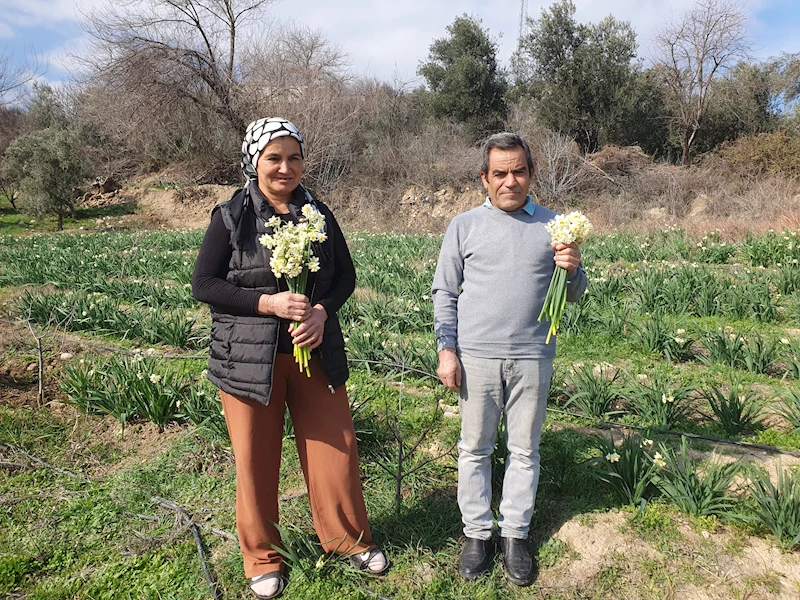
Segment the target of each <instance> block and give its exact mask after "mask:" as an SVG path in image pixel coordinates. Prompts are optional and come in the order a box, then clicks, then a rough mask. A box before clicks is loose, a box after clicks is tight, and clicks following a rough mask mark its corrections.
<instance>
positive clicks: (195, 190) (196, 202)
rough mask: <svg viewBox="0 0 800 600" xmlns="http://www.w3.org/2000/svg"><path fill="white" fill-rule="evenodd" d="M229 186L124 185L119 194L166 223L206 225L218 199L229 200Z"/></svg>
mask: <svg viewBox="0 0 800 600" xmlns="http://www.w3.org/2000/svg"><path fill="white" fill-rule="evenodd" d="M235 190H236V188H235V187H233V186H225V185H211V184H209V185H197V186H186V187H180V188H174V189H166V190H165V189H158V188H153V187H138V188H128V189H126V190H124V191H122V192H121V193H120V196H122V197H123V198H127V199H128V200H129V201H133V202H136V203H137V204H138V206H139V208H140V209H141V210H142V211H145V212H149V213H151V214H152V216H154V217H155V218H157V219H158V220H159V222H161V223H162V224H163V225H165V226H166V227H175V228H182V229H183V228H188V229H201V228H205V227H208V221H209V215H210V214H211V209H213V208H214V207H215V206H216V205H217V204H219V203H220V202H225V201H227V200H230V198H231V195H232V194H233V192H234V191H235Z"/></svg>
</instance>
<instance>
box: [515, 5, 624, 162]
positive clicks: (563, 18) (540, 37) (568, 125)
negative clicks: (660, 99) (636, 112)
mask: <svg viewBox="0 0 800 600" xmlns="http://www.w3.org/2000/svg"><path fill="white" fill-rule="evenodd" d="M635 57H636V34H635V33H634V31H633V29H632V28H631V25H630V23H628V22H627V21H618V20H617V19H615V18H614V17H613V16H608V17H606V18H605V19H603V20H602V21H600V22H599V23H589V24H584V23H578V22H577V21H576V20H575V4H574V3H573V2H572V1H571V0H561V1H559V2H556V3H554V4H552V5H551V6H550V7H549V8H546V9H542V13H541V16H540V17H539V18H538V19H532V18H528V19H527V22H526V28H525V29H524V31H523V34H522V35H521V36H520V40H519V46H518V48H517V51H516V52H515V54H514V56H513V57H512V71H513V74H514V78H515V86H514V90H513V95H514V96H516V97H520V98H523V100H524V101H526V102H527V103H528V104H532V105H533V106H534V110H535V112H536V114H537V117H538V119H539V121H540V122H541V124H543V125H545V126H546V127H548V128H550V129H552V130H555V131H558V132H561V133H563V134H565V135H568V136H570V137H572V138H574V139H575V140H576V141H577V142H578V144H580V146H581V147H582V149H583V150H584V151H587V152H591V151H594V150H596V149H597V147H598V146H601V145H603V144H605V143H630V141H632V140H626V139H623V138H624V137H625V131H624V127H621V126H620V124H621V123H625V122H626V121H627V120H628V119H627V118H626V114H627V111H628V107H629V106H630V105H631V102H630V99H631V98H632V97H634V96H635V95H636V94H635V93H634V92H636V91H637V90H636V89H635V84H636V78H637V68H636V64H635V62H634V59H635Z"/></svg>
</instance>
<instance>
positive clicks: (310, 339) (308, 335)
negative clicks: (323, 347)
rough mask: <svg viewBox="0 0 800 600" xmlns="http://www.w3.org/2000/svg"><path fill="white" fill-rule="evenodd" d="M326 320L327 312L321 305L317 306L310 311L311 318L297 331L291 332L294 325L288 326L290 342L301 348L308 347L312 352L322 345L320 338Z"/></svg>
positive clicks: (301, 324)
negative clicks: (290, 336) (290, 335)
mask: <svg viewBox="0 0 800 600" xmlns="http://www.w3.org/2000/svg"><path fill="white" fill-rule="evenodd" d="M327 319H328V312H327V311H326V310H325V308H324V307H323V306H322V305H321V304H317V305H315V306H314V308H312V309H311V316H310V317H308V318H307V319H306V320H305V321H303V322H302V323H300V325H299V326H298V328H297V329H295V330H294V331H292V327H294V324H290V325H289V333H291V334H292V342H294V344H295V345H296V346H300V347H301V348H303V347H304V346H308V349H309V350H313V349H314V348H316V347H317V346H319V345H320V344H321V343H322V336H323V334H324V332H325V321H326V320H327Z"/></svg>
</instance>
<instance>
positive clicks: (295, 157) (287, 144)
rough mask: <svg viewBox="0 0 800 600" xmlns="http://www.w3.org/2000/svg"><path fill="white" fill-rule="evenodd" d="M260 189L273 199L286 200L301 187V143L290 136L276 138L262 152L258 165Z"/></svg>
mask: <svg viewBox="0 0 800 600" xmlns="http://www.w3.org/2000/svg"><path fill="white" fill-rule="evenodd" d="M256 173H257V174H258V187H259V188H260V189H261V191H262V192H264V195H265V196H267V197H268V198H271V199H281V200H283V199H285V198H286V197H287V196H288V195H289V194H291V193H292V192H293V191H294V189H295V188H296V187H297V186H298V185H300V176H301V175H302V174H303V157H302V155H301V154H300V142H298V141H297V140H296V139H294V138H293V137H292V136H290V135H284V136H282V137H279V138H275V139H274V140H272V141H271V142H270V143H269V144H267V145H266V147H265V148H264V149H263V150H262V151H261V154H260V155H259V157H258V164H256Z"/></svg>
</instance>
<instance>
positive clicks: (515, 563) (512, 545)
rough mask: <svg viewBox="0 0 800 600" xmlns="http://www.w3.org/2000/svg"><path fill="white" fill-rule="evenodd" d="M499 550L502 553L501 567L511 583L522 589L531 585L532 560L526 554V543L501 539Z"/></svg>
mask: <svg viewBox="0 0 800 600" xmlns="http://www.w3.org/2000/svg"><path fill="white" fill-rule="evenodd" d="M500 550H501V551H502V553H503V566H504V567H505V568H506V574H507V575H508V579H509V580H510V581H511V583H513V584H514V585H519V586H522V587H525V586H528V585H530V584H531V583H533V560H531V554H530V552H528V544H527V542H526V541H525V540H520V539H516V538H505V537H501V538H500Z"/></svg>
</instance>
